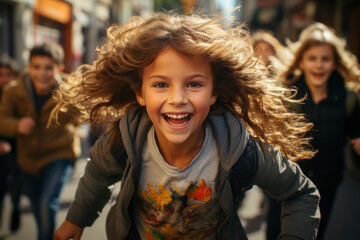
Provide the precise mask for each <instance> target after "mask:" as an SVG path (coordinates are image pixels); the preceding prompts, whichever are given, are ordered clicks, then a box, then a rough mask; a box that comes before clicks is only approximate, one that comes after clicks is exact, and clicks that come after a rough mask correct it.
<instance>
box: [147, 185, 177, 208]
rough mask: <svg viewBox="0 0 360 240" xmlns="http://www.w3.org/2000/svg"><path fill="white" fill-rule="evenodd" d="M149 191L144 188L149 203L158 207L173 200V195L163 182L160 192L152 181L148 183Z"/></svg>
mask: <svg viewBox="0 0 360 240" xmlns="http://www.w3.org/2000/svg"><path fill="white" fill-rule="evenodd" d="M148 187H149V192H147V191H145V190H144V189H143V191H142V195H143V198H144V199H146V200H147V201H148V202H149V203H152V204H155V205H156V207H157V208H162V207H163V206H164V205H166V204H168V203H170V202H171V195H170V193H169V191H167V190H166V189H165V188H164V187H163V186H162V185H161V184H159V192H157V191H156V190H155V188H154V187H153V185H152V184H151V183H149V184H148Z"/></svg>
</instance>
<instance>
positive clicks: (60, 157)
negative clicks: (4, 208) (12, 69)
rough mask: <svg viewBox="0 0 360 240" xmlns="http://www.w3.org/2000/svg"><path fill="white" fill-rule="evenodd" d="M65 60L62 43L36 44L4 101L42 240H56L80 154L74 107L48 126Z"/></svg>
mask: <svg viewBox="0 0 360 240" xmlns="http://www.w3.org/2000/svg"><path fill="white" fill-rule="evenodd" d="M63 58H64V52H63V49H62V48H61V47H60V46H59V45H58V44H56V43H44V44H40V45H37V46H34V47H33V48H32V49H31V50H30V57H29V62H28V65H27V71H26V72H25V73H24V74H23V75H21V76H20V77H19V78H18V80H17V81H14V82H12V83H10V84H9V87H7V88H6V90H5V91H4V92H3V97H2V102H1V105H0V134H2V135H5V136H8V137H13V138H16V142H17V160H18V164H19V166H20V168H21V169H22V171H23V172H24V193H25V194H26V195H27V196H28V197H29V198H30V201H31V207H32V210H33V213H34V215H35V219H36V223H37V227H38V239H39V240H50V239H53V232H54V229H55V219H56V213H57V211H58V210H59V206H60V199H59V198H60V193H61V189H62V188H63V186H64V185H65V183H66V182H67V181H68V179H69V177H70V175H71V173H72V169H73V165H74V161H75V160H76V158H77V157H78V156H79V154H80V140H79V138H78V136H77V133H76V127H75V125H74V121H75V119H73V114H72V112H71V111H69V112H67V113H62V114H61V116H59V126H47V124H48V120H49V116H50V113H51V111H52V110H53V108H54V107H55V106H56V101H55V100H54V99H53V91H54V90H55V89H57V87H58V86H59V84H60V83H61V82H62V81H63V80H64V79H63V75H62V74H61V69H62V61H63Z"/></svg>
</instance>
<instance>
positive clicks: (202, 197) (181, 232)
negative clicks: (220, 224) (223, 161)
mask: <svg viewBox="0 0 360 240" xmlns="http://www.w3.org/2000/svg"><path fill="white" fill-rule="evenodd" d="M148 189H149V191H146V190H144V189H143V188H142V187H140V188H139V191H140V193H139V196H140V199H138V200H139V202H138V209H139V212H140V217H141V219H142V221H143V224H144V226H143V228H144V229H143V230H144V233H145V234H146V236H147V238H148V239H190V238H191V239H203V238H205V237H207V236H209V235H211V234H212V233H213V231H214V229H215V227H216V224H217V220H218V213H219V211H218V209H219V208H218V207H216V205H217V204H216V203H215V202H216V201H215V200H214V199H211V192H212V189H211V187H207V186H206V183H205V182H204V180H203V179H201V180H200V182H199V184H198V185H196V184H194V183H192V182H188V186H187V187H186V188H185V189H183V190H180V189H178V188H177V187H171V189H170V190H169V189H166V188H164V187H163V186H162V185H161V184H159V185H158V188H157V189H158V190H156V189H155V188H154V186H153V185H152V184H150V183H149V184H148Z"/></svg>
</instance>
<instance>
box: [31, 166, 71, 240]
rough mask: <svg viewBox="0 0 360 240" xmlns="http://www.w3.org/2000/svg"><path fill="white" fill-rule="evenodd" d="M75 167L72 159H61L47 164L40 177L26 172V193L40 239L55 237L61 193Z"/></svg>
mask: <svg viewBox="0 0 360 240" xmlns="http://www.w3.org/2000/svg"><path fill="white" fill-rule="evenodd" d="M73 167H74V163H73V162H72V161H70V160H67V159H59V160H56V161H54V162H52V163H50V164H49V165H47V166H46V167H45V168H44V169H43V170H42V173H41V177H40V178H36V177H34V176H31V175H28V174H25V177H24V193H25V194H26V195H27V196H28V197H29V198H30V201H31V208H32V210H33V213H34V216H35V220H36V223H37V228H38V239H39V240H51V239H53V234H54V230H55V220H56V213H57V211H58V210H59V208H60V193H61V190H62V188H63V186H64V185H65V184H66V183H67V181H68V180H69V178H70V176H71V174H72V170H73Z"/></svg>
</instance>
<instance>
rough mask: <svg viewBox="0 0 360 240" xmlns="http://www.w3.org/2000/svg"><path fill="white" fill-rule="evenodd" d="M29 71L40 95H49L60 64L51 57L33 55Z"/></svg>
mask: <svg viewBox="0 0 360 240" xmlns="http://www.w3.org/2000/svg"><path fill="white" fill-rule="evenodd" d="M28 71H29V75H30V78H31V81H32V83H33V85H34V87H35V92H36V93H37V94H39V95H47V94H49V93H50V91H51V89H52V87H53V86H54V84H55V75H56V74H58V73H59V66H58V65H57V64H56V62H55V60H54V59H52V58H51V57H48V56H33V57H31V59H30V62H29V64H28Z"/></svg>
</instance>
